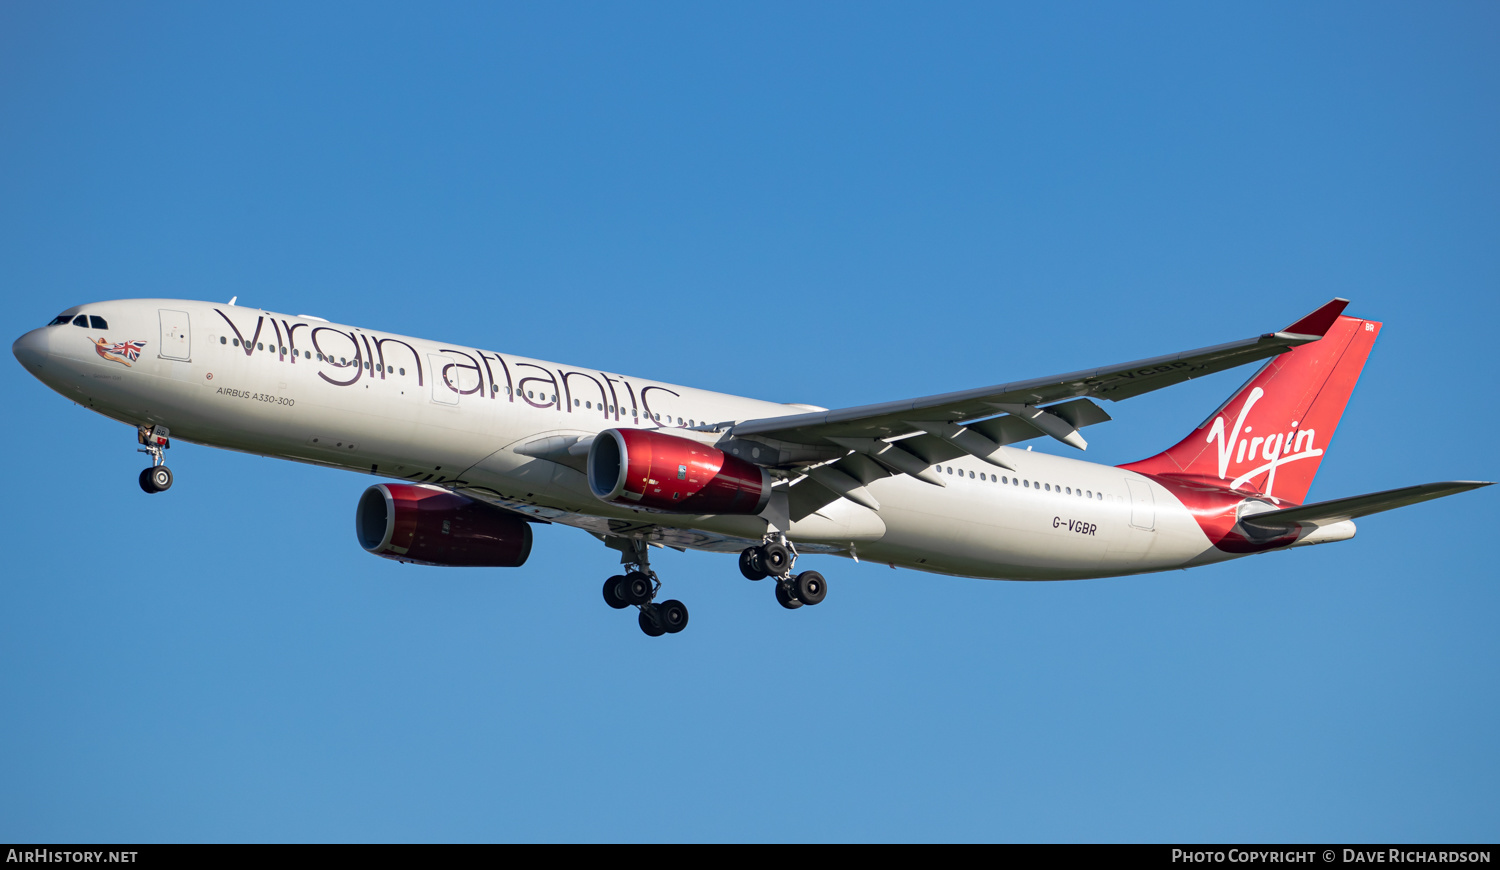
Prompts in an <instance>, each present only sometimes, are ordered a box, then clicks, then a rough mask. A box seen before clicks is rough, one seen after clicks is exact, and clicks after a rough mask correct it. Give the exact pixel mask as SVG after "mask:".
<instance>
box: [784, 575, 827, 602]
mask: <svg viewBox="0 0 1500 870" xmlns="http://www.w3.org/2000/svg"><path fill="white" fill-rule="evenodd" d="M792 590H793V591H794V592H795V593H796V595H797V599H798V600H799V601H801V602H802V603H803V604H818V603H820V602H822V600H823V599H824V598H827V597H828V582H827V581H826V580H824V579H823V575H822V574H819V573H818V572H817V571H803V572H802V573H801V574H798V575H797V576H796V577H795V578H794V579H793V580H792Z"/></svg>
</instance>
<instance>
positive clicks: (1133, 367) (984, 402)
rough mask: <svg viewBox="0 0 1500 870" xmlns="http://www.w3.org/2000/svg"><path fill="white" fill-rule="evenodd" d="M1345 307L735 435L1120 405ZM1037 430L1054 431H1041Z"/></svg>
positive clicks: (1305, 332) (880, 427)
mask: <svg viewBox="0 0 1500 870" xmlns="http://www.w3.org/2000/svg"><path fill="white" fill-rule="evenodd" d="M1348 304H1349V300H1347V299H1334V300H1332V301H1330V302H1328V303H1327V304H1326V305H1323V306H1322V307H1321V308H1319V309H1318V310H1316V311H1314V312H1312V313H1311V314H1309V315H1307V316H1306V317H1304V318H1302V319H1301V320H1298V321H1297V322H1296V323H1294V324H1292V325H1291V326H1289V327H1287V328H1286V329H1284V330H1281V331H1280V332H1271V333H1266V334H1264V335H1259V336H1256V337H1254V338H1246V339H1242V340H1240V341H1232V342H1229V343H1228V344H1220V345H1215V346H1213V347H1204V348H1199V349H1197V350H1189V351H1184V352H1182V353H1174V354H1169V355H1167V356H1158V357H1152V358H1150V359H1143V360H1136V361H1134V362H1128V363H1121V364H1119V365H1112V366H1103V367H1101V368H1096V369H1087V370H1084V371H1078V372H1071V373H1069V374H1064V375H1053V376H1051V377H1044V378H1036V379H1033V380H1028V381H1016V382H1014V383H1008V384H996V385H995V386H990V387H978V388H976V389H970V390H960V391H958V392H953V393H940V394H938V395H933V396H923V397H921V398H917V399H907V400H904V401H899V402H883V403H880V404H876V405H861V406H858V407H854V408H842V409H839V410H834V411H817V412H813V413H809V414H794V415H791V416H785V417H769V418H765V419H760V420H747V421H743V422H738V423H735V424H734V427H733V434H734V437H737V438H743V437H748V436H758V437H761V438H770V439H775V440H778V441H789V442H796V443H803V444H831V443H837V442H834V441H832V440H831V439H832V438H892V437H900V436H902V435H909V434H911V433H914V432H920V431H924V429H925V427H919V426H916V425H913V424H914V423H917V422H922V423H931V424H942V423H949V424H952V423H963V422H966V421H969V420H979V419H983V418H987V417H994V416H996V415H997V414H1001V413H1012V414H1014V413H1021V414H1026V413H1028V412H1026V411H1019V412H1018V411H1016V410H1014V409H1021V408H1026V407H1030V408H1033V409H1034V408H1035V407H1036V406H1038V405H1045V404H1048V403H1051V402H1058V401H1062V400H1064V399H1080V398H1089V399H1109V400H1111V401H1116V402H1118V401H1120V400H1121V399H1128V398H1132V397H1134V396H1139V395H1141V394H1143V393H1149V392H1151V391H1152V390H1159V389H1161V388H1163V387H1170V386H1172V385H1173V384H1179V383H1182V382H1183V381H1186V380H1190V379H1192V378H1197V377H1202V376H1203V375H1209V374H1213V373H1215V372H1220V371H1224V370H1225V369H1230V368H1234V367H1235V366H1241V365H1244V364H1245V363H1249V362H1255V361H1256V360H1262V359H1268V358H1270V357H1273V356H1276V355H1277V354H1281V353H1286V352H1287V351H1289V350H1291V349H1292V348H1294V347H1297V346H1298V345H1303V344H1307V343H1309V342H1313V341H1317V340H1318V339H1320V338H1322V337H1323V335H1324V333H1326V332H1327V331H1328V329H1329V327H1331V326H1332V325H1333V323H1334V321H1335V320H1336V319H1337V318H1338V316H1339V314H1340V313H1341V312H1343V310H1344V306H1346V305H1348ZM1101 413H1102V412H1101ZM1104 419H1108V416H1107V415H1106V416H1105V418H1104ZM1038 422H1042V423H1043V424H1044V425H1045V423H1046V422H1048V418H1046V417H1042V418H1039V419H1038ZM1055 428H1060V427H1055ZM1073 428H1076V427H1073ZM1039 434H1049V435H1051V434H1054V433H1052V432H1045V431H1044V432H1042V433H1039ZM1054 437H1056V436H1055V435H1054Z"/></svg>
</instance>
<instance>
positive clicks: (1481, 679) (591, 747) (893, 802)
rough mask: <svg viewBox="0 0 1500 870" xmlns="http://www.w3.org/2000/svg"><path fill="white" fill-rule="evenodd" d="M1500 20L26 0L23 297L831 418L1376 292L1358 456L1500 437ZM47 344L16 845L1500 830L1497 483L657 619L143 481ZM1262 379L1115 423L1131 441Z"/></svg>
mask: <svg viewBox="0 0 1500 870" xmlns="http://www.w3.org/2000/svg"><path fill="white" fill-rule="evenodd" d="M1497 25H1500V12H1497V10H1496V8H1495V7H1494V6H1493V4H1482V3H1446V4H1439V5H1436V6H1434V5H1430V4H1429V5H1427V6H1424V7H1418V6H1416V5H1412V4H1391V3H1366V2H1362V3H1322V4H1313V5H1308V4H1234V5H1229V4H1200V3H1183V4H1169V3H1152V4H1134V5H1129V6H1127V5H1109V4H1036V5H1020V4H1008V5H1001V4H972V5H943V6H938V7H935V8H917V7H914V6H912V5H910V4H878V3H867V4H788V5H771V4H743V5H736V6H729V5H726V4H710V5H708V6H705V5H703V4H668V3H657V4H646V5H642V4H631V5H625V4H615V5H607V4H572V5H566V6H558V5H556V4H533V5H528V6H514V5H500V4H459V3H449V4H442V5H440V6H438V7H436V8H423V7H418V6H416V5H411V6H399V5H381V4H371V3H360V4H353V3H349V4H334V3H326V4H316V5H309V4H256V5H255V6H254V7H253V8H252V7H245V8H242V9H236V8H227V7H225V6H223V4H211V5H204V4H190V3H182V4H159V3H143V4H133V5H128V6H121V5H119V4H104V3H98V4H82V3H45V4H44V3H29V4H26V3H10V4H6V5H4V6H3V8H0V118H3V119H4V120H3V121H0V287H3V288H4V289H3V291H0V292H3V294H4V298H5V301H6V305H5V306H4V308H3V313H0V317H3V321H4V324H5V326H6V331H5V333H4V334H6V335H9V336H12V337H14V336H17V335H19V334H21V333H22V332H24V331H25V330H27V329H30V328H32V327H34V326H36V325H40V324H42V323H44V322H45V321H46V320H48V319H50V318H51V317H52V316H53V315H54V314H56V313H57V312H58V311H61V310H62V309H63V308H65V307H67V306H69V305H73V304H76V303H79V302H84V301H93V300H100V299H109V298H121V297H137V296H168V297H184V298H206V299H216V300H227V299H229V298H230V297H231V296H238V297H239V299H240V301H241V302H242V303H243V304H249V305H254V306H260V307H264V308H268V309H271V310H279V311H285V312H290V313H303V312H305V313H310V314H316V315H319V316H323V317H327V318H330V319H334V320H338V321H342V322H349V323H356V324H361V325H365V326H368V327H372V328H379V329H383V330H391V331H397V332H403V333H409V334H416V335H421V336H427V337H432V338H442V339H447V340H450V341H454V342H460V343H466V344H471V345H478V346H483V347H487V348H494V349H498V350H504V351H507V352H511V353H517V354H523V355H529V356H537V357H542V358H544V359H553V360H561V361H566V362H570V363H577V364H583V365H591V366H597V367H600V368H605V369H611V370H616V371H623V372H627V373H634V374H637V375H640V376H645V377H653V378H660V379H663V380H667V381H673V382H679V383H687V384H692V385H695V386H702V387H707V388H712V389H719V390H724V391H727V392H736V393H741V394H746V395H751V396H756V397H762V398H767V399H775V400H779V401H795V402H811V403H816V404H819V405H824V406H829V407H838V406H843V405H852V404H859V403H865V402H872V401H881V400H886V399H896V398H904V397H910V396H915V395H922V394H926V393H932V392H936V391H940V390H949V389H959V388H963V387H969V386H976V385H981V384H988V383H995V382H1000V381H1005V380H1011V379H1015V378H1021V377H1030V376H1037V375H1043V374H1047V373H1053V372H1060V371H1071V370H1075V369H1078V368H1082V367H1085V366H1090V365H1099V364H1104V363H1110V362H1116V361H1121V360H1126V359H1135V358H1139V357H1144V356H1150V355H1154V354H1158V353H1166V352H1171V351H1176V350H1182V349H1186V348H1190V347H1197V346H1202V345H1205V344H1210V343H1214V342H1218V341H1227V340H1231V339H1236V338H1242V337H1245V336H1249V335H1253V334H1257V333H1260V332H1266V331H1271V330H1274V329H1278V328H1281V327H1283V326H1285V325H1286V324H1288V323H1290V322H1292V321H1293V320H1294V319H1296V318H1297V317H1299V316H1301V315H1302V314H1304V313H1306V312H1307V311H1310V310H1312V309H1313V308H1314V307H1316V306H1317V305H1319V304H1321V303H1322V302H1324V301H1326V300H1327V299H1329V298H1331V297H1333V296H1346V297H1349V298H1351V299H1352V300H1353V304H1352V305H1351V307H1350V313H1351V314H1356V315H1359V316H1364V317H1369V318H1373V319H1378V320H1382V321H1384V322H1385V323H1386V328H1385V330H1384V332H1383V333H1382V335H1381V338H1380V341H1379V343H1378V344H1377V345H1376V348H1375V352H1374V354H1373V356H1372V357H1371V359H1370V362H1369V364H1368V366H1367V367H1366V369H1365V374H1364V378H1363V381H1362V382H1361V384H1360V387H1359V388H1358V390H1356V392H1355V394H1354V398H1353V400H1352V402H1351V404H1350V407H1349V410H1348V412H1347V414H1346V415H1345V417H1344V422H1343V426H1342V428H1341V429H1340V431H1339V434H1338V436H1337V438H1336V440H1335V441H1334V442H1333V444H1332V448H1331V450H1330V452H1329V454H1328V456H1327V458H1326V460H1325V461H1324V462H1323V467H1322V472H1321V474H1320V476H1319V478H1318V480H1317V482H1316V483H1315V484H1314V487H1313V491H1312V497H1313V498H1334V497H1338V496H1344V495H1352V494H1357V493H1362V492H1369V491H1374V490H1380V489H1386V488H1393V487H1397V486H1403V485H1408V484H1414V483H1420V482H1425V481H1433V480H1445V479H1489V480H1494V479H1500V467H1497V461H1496V458H1495V454H1494V451H1493V448H1492V445H1491V441H1492V440H1493V439H1492V436H1491V433H1492V432H1493V431H1494V430H1495V428H1496V425H1497V422H1500V421H1497V419H1496V418H1497V413H1496V411H1495V408H1494V403H1493V402H1491V401H1489V400H1488V397H1487V392H1488V389H1489V387H1490V382H1491V380H1492V379H1493V377H1494V375H1495V371H1496V369H1495V363H1494V356H1493V353H1492V348H1493V346H1494V339H1493V329H1494V325H1495V324H1496V322H1497V314H1500V310H1497V307H1500V306H1497V302H1496V292H1495V291H1496V287H1497V279H1500V246H1497V244H1496V239H1497V238H1500V163H1497V161H1496V160H1495V155H1496V154H1500V113H1497V111H1496V106H1497V105H1500V66H1497V64H1500V52H1497V51H1496V50H1495V49H1496V43H1495V39H1496V33H1497V32H1500V30H1497ZM0 372H3V374H0V396H3V401H4V404H5V406H6V407H7V408H8V409H10V410H9V412H8V415H9V416H8V419H9V422H10V427H11V430H12V433H13V435H14V436H15V437H14V438H13V440H12V443H13V445H14V452H13V456H12V466H13V469H14V470H15V472H16V473H15V474H13V475H12V478H11V479H12V485H11V497H10V498H8V499H5V500H4V506H3V507H0V512H3V520H4V524H3V525H4V528H5V529H6V530H7V533H8V535H9V538H10V542H11V543H10V547H9V550H10V555H11V558H10V568H9V569H8V570H7V571H6V572H5V576H4V579H3V581H0V618H3V619H4V620H5V629H4V631H3V632H0V698H3V699H4V700H3V702H0V746H3V747H4V749H3V750H0V840H10V841H21V840H38V841H53V840H55V841H90V840H92V841H154V840H172V841H175V840H190V841H196V840H251V841H260V840H271V841H280V840H419V841H420V840H1023V841H1030V840H1043V841H1047V840H1064V841H1068V840H1085V841H1087V840H1166V841H1198V840H1251V841H1255V840H1293V841H1320V840H1321V841H1330V840H1351V841H1360V840H1373V841H1385V840H1396V841H1404V840H1416V841H1422V840H1481V841H1493V840H1495V839H1496V838H1497V837H1500V824H1497V819H1500V785H1497V783H1500V749H1497V744H1496V741H1495V739H1494V735H1495V734H1496V733H1500V706H1497V697H1500V692H1497V689H1500V685H1497V679H1500V678H1497V672H1500V671H1497V667H1496V666H1497V664H1500V639H1497V636H1496V633H1495V630H1494V626H1495V621H1496V614H1497V610H1500V590H1497V584H1496V580H1497V577H1496V571H1495V569H1494V567H1493V563H1492V560H1491V559H1490V558H1489V553H1490V547H1491V546H1493V538H1494V534H1495V527H1496V523H1497V519H1500V511H1497V508H1496V504H1497V501H1496V499H1497V496H1496V494H1495V493H1494V492H1493V491H1488V490H1486V491H1481V492H1477V493H1469V494H1465V495H1460V496H1457V497H1454V498H1451V499H1446V500H1443V501H1439V502H1435V503H1431V504H1427V505H1421V506H1417V507H1414V508H1410V509H1407V510H1403V511H1401V512H1398V513H1393V514H1387V515H1384V516H1380V517H1372V518H1369V519H1367V520H1363V521H1361V522H1360V524H1359V525H1360V534H1359V536H1358V537H1357V538H1356V539H1355V540H1353V541H1351V542H1347V543H1343V544H1338V545H1332V546H1326V547H1315V548H1311V549H1308V550H1305V551H1297V552H1293V553H1289V554H1277V555H1267V556H1261V557H1257V558H1252V559H1245V560H1240V561H1238V562H1235V563H1231V564H1226V565H1222V566H1217V567H1211V568H1204V569H1197V570H1195V571H1192V572H1185V573H1184V572H1172V573H1168V574H1162V575H1155V576H1147V577H1135V578H1127V579H1115V580H1096V581H1086V582H1077V583H1058V584H1019V583H996V582H987V581H977V580H960V579H952V578H944V577H936V576H930V575H925V574H920V573H915V572H910V571H892V570H891V569H890V568H888V567H884V566H877V565H870V564H863V565H855V564H853V563H850V562H847V561H844V560H836V559H833V558H827V557H820V558H813V559H811V560H810V561H809V562H808V563H807V564H810V565H811V566H812V567H816V568H817V569H818V570H820V571H822V572H823V573H824V574H825V575H827V576H828V577H829V580H830V594H829V598H828V600H827V602H825V603H824V604H823V605H821V606H820V607H818V608H815V609H809V608H804V609H803V610H800V611H796V612H792V613H788V612H786V611H783V610H782V609H781V608H779V607H777V606H776V604H775V602H774V601H773V600H772V597H771V590H770V589H769V588H768V587H767V586H766V584H763V583H762V584H752V583H749V582H747V581H745V580H743V579H742V578H740V577H739V575H738V572H737V570H736V568H735V565H734V562H733V560H732V559H730V558H726V557H714V556H709V555H704V554H675V553H670V554H668V555H666V556H664V557H661V558H659V559H658V560H656V567H657V569H658V570H659V571H661V572H662V573H663V575H664V576H665V578H666V579H667V581H668V583H669V584H670V589H671V591H672V594H673V595H675V596H676V597H680V598H682V599H683V600H685V601H686V602H687V603H688V605H689V607H690V608H692V625H691V626H690V628H689V629H688V630H687V631H686V632H684V633H683V634H681V635H677V636H674V637H671V638H665V639H662V640H657V641H652V640H649V639H647V638H645V637H644V636H642V635H641V634H640V632H639V631H638V629H637V628H636V627H635V625H634V624H633V620H631V619H629V618H627V617H625V616H622V614H620V613H617V612H615V611H611V610H609V609H608V608H606V607H605V606H604V605H603V603H602V602H601V601H600V600H599V586H600V583H601V581H602V579H603V577H604V576H606V575H607V574H609V573H612V568H613V565H614V561H615V559H614V554H613V553H612V552H611V551H608V550H606V549H605V548H604V547H603V546H601V545H600V544H598V543H597V542H596V541H595V540H594V539H592V538H590V537H588V536H587V535H584V534H583V533H581V532H577V531H572V530H568V529H563V528H557V527H551V528H543V529H540V530H539V532H538V534H537V539H536V547H535V549H534V551H533V555H532V558H531V561H530V562H528V564H527V565H526V566H525V567H524V568H521V569H517V570H509V571H465V570H451V571H444V570H438V569H421V568H415V567H411V566H401V565H397V564H394V563H388V562H385V561H384V560H380V559H377V558H374V557H372V556H369V555H368V554H366V553H364V552H363V551H362V550H361V549H360V548H359V547H358V545H357V544H356V542H355V540H354V535H353V530H352V524H353V523H352V519H353V512H354V506H355V502H356V500H357V498H358V496H359V493H360V492H361V491H362V490H363V488H364V487H365V486H366V485H367V484H368V483H369V482H370V481H369V480H368V479H365V478H357V477H355V476H353V475H350V474H340V473H337V472H332V471H328V470H324V469H318V468H312V467H303V466H298V465H294V464H291V463H284V462H278V461H274V460H269V459H261V458H257V457H251V456H244V455H239V454H232V453H227V452H221V451H216V450H212V449H209V448H204V447H195V446H191V445H179V446H177V447H176V448H174V449H173V451H172V453H171V456H170V460H171V465H172V467H173V469H174V471H175V472H176V474H177V484H176V486H174V488H173V489H172V491H171V492H170V493H169V494H168V495H165V496H155V497H148V496H146V495H144V494H142V493H141V492H140V491H139V490H138V489H137V488H136V484H135V476H136V473H137V471H138V469H139V468H140V467H141V466H142V462H143V460H142V458H141V457H139V456H138V455H137V454H136V453H134V447H135V445H134V443H133V433H131V431H130V430H129V429H128V428H126V427H124V426H121V425H120V424H118V423H114V422H111V421H109V420H105V419H104V418H102V417H98V416H96V415H93V414H91V413H89V412H87V411H84V410H82V409H80V408H78V407H76V406H74V405H72V404H70V403H69V402H67V401H66V400H64V399H62V398H61V397H59V396H57V395H55V394H53V393H51V392H50V391H48V390H47V389H46V388H44V387H43V386H42V385H41V384H39V383H38V382H36V381H34V380H33V379H31V378H30V377H29V376H27V375H26V374H25V372H24V371H23V370H22V369H21V367H20V366H19V365H18V364H16V363H15V362H14V361H13V360H12V361H9V362H7V363H6V364H5V365H3V366H0ZM1247 374H1248V372H1244V371H1235V372H1230V373H1227V374H1223V375H1219V376H1215V377H1213V378H1208V379H1204V380H1203V381H1195V382H1192V383H1189V384H1186V385H1183V386H1180V387H1176V388H1173V389H1172V390H1168V391H1164V392H1161V393H1156V394H1153V395H1150V396H1146V397H1142V398H1140V399H1135V400H1132V401H1130V402H1126V403H1122V404H1118V405H1110V406H1108V408H1107V410H1108V411H1109V412H1110V413H1111V414H1112V415H1113V416H1114V417H1115V422H1113V423H1110V424H1108V425H1106V426H1102V427H1099V428H1097V429H1094V430H1091V431H1090V433H1089V442H1090V445H1091V446H1090V451H1089V453H1090V457H1091V458H1092V459H1094V460H1095V461H1099V462H1106V463H1121V462H1127V461H1131V460H1134V459H1138V458H1140V457H1142V456H1145V455H1148V454H1150V453H1154V452H1156V451H1158V450H1160V449H1162V448H1164V447H1165V446H1168V445H1169V444H1171V443H1174V442H1175V441H1176V440H1177V439H1178V438H1179V437H1180V436H1181V435H1182V434H1183V433H1184V432H1185V431H1186V430H1187V429H1188V428H1190V427H1191V426H1193V425H1195V424H1196V423H1197V422H1198V421H1199V420H1200V419H1202V417H1203V416H1204V415H1205V414H1207V413H1208V412H1209V411H1210V410H1212V409H1213V408H1214V407H1215V406H1216V405H1217V404H1218V403H1219V401H1221V400H1222V399H1223V398H1224V397H1225V396H1226V395H1227V394H1228V393H1229V392H1230V391H1231V390H1233V389H1234V388H1235V387H1236V386H1237V385H1238V384H1239V383H1240V382H1241V381H1242V380H1243V379H1244V377H1246V376H1247ZM1476 390H1477V392H1476ZM1038 449H1043V450H1052V449H1054V448H1053V447H1048V446H1046V445H1042V446H1040V447H1039V448H1038ZM1056 449H1057V450H1059V451H1065V450H1067V448H1064V447H1061V446H1056Z"/></svg>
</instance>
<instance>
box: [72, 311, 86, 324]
mask: <svg viewBox="0 0 1500 870" xmlns="http://www.w3.org/2000/svg"><path fill="white" fill-rule="evenodd" d="M73 325H74V326H88V325H89V316H88V315H87V314H80V315H78V316H77V317H75V318H73Z"/></svg>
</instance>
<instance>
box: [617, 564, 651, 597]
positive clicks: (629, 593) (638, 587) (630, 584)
mask: <svg viewBox="0 0 1500 870" xmlns="http://www.w3.org/2000/svg"><path fill="white" fill-rule="evenodd" d="M655 593H656V589H655V588H654V586H653V584H652V583H651V578H650V577H649V576H648V575H646V574H642V573H641V572H640V571H631V572H630V573H629V574H626V575H625V581H624V582H623V583H621V584H620V597H621V598H623V599H625V603H626V604H637V605H639V604H650V603H651V596H652V595H654V594H655Z"/></svg>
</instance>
